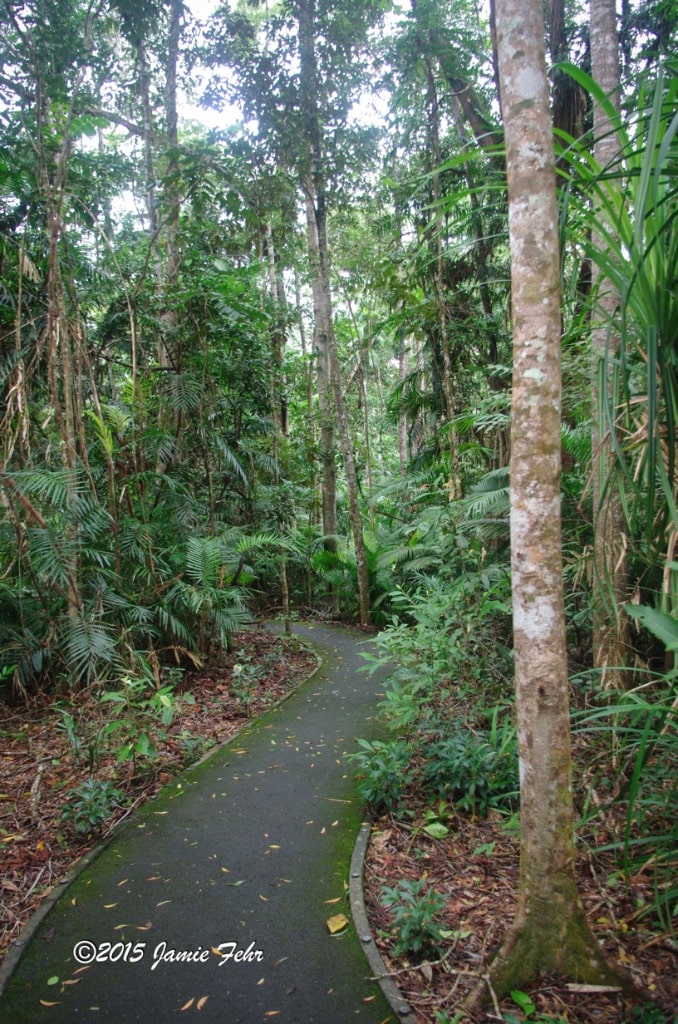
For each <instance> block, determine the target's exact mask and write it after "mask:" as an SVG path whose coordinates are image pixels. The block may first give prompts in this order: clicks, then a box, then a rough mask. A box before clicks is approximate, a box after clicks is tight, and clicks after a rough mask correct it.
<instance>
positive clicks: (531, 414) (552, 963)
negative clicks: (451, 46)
mask: <svg viewBox="0 0 678 1024" xmlns="http://www.w3.org/2000/svg"><path fill="white" fill-rule="evenodd" d="M496 14H497V41H498V53H499V72H500V80H501V94H502V110H503V116H504V125H505V135H506V163H507V177H508V189H509V229H510V244H511V284H512V315H513V335H514V338H513V345H514V362H513V403H512V436H511V569H512V581H513V583H512V586H513V629H514V644H515V687H516V711H517V723H518V744H519V755H520V799H521V808H520V820H521V839H520V888H519V896H518V906H517V911H516V917H515V920H514V922H513V925H512V927H511V929H510V931H509V934H508V935H507V937H506V940H505V942H504V944H503V946H502V948H501V949H500V951H499V953H498V955H497V957H496V959H495V962H494V964H493V966H492V968H491V972H490V979H491V983H492V985H493V987H494V990H495V993H496V994H497V996H499V997H500V996H501V995H503V994H505V993H506V992H507V991H509V990H510V989H511V988H514V987H520V986H521V985H523V984H525V983H526V982H528V981H529V980H531V979H533V978H536V977H538V976H539V975H540V974H542V973H544V972H550V971H554V972H557V973H560V974H563V975H566V976H569V977H571V978H573V979H575V980H577V981H580V982H591V983H606V984H609V983H614V982H615V981H618V980H619V979H618V976H617V975H616V973H615V971H614V970H613V969H612V968H611V967H610V966H608V965H607V964H606V962H605V959H604V956H603V953H602V950H601V949H600V947H599V946H598V943H597V942H596V940H595V938H594V936H593V934H592V932H591V931H590V929H589V925H588V923H587V921H586V917H585V914H584V911H583V907H582V903H581V899H580V897H579V893H578V890H577V883H576V877H575V867H574V811H573V802H572V785H571V774H572V761H571V747H570V725H569V707H568V674H567V649H566V639H565V616H564V602H563V583H562V554H561V517H560V472H561V466H560V419H561V393H560V389H561V370H560V330H561V324H560V288H559V280H560V268H559V255H558V254H559V245H558V215H557V208H556V193H555V165H554V150H553V135H552V125H551V118H550V113H549V92H548V84H547V78H546V69H545V59H544V31H543V15H542V6H541V3H540V0H497V5H496ZM481 995H482V992H481V990H480V989H479V990H477V992H476V998H479V997H480V996H481Z"/></svg>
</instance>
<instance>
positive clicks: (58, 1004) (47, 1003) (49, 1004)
mask: <svg viewBox="0 0 678 1024" xmlns="http://www.w3.org/2000/svg"><path fill="white" fill-rule="evenodd" d="M40 1005H41V1006H60V1005H61V1004H60V1003H49V1002H47V1000H46V999H41V1000H40Z"/></svg>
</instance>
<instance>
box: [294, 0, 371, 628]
mask: <svg viewBox="0 0 678 1024" xmlns="http://www.w3.org/2000/svg"><path fill="white" fill-rule="evenodd" d="M314 9H315V8H314V0H299V2H298V4H297V10H298V14H299V58H300V79H301V97H302V107H303V115H304V121H305V125H306V141H307V144H308V147H309V156H310V173H309V175H308V176H307V195H306V211H307V222H308V227H309V230H308V235H309V243H310V242H311V240H312V237H313V234H314V232H313V230H312V226H311V215H313V220H314V221H315V240H317V252H314V253H312V254H311V255H312V256H313V257H315V259H316V261H317V264H316V265H317V280H316V281H315V288H314V307H315V308H316V312H317V319H316V334H317V337H318V340H319V343H321V345H322V347H324V350H325V352H326V354H327V363H326V366H327V367H328V369H329V380H330V385H331V388H332V392H333V394H334V407H335V413H336V422H337V427H338V429H339V440H340V443H341V451H342V456H343V461H344V472H345V474H346V487H347V490H348V500H349V512H350V519H351V529H352V532H353V545H354V550H355V558H356V566H357V571H358V591H359V601H360V621H361V622H362V623H366V622H369V616H370V595H369V577H368V569H367V557H366V552H365V542H364V539H363V531H362V520H361V515H360V506H359V503H358V480H357V475H356V471H355V462H354V459H353V448H352V444H351V439H350V434H349V426H348V417H347V415H346V405H345V402H344V395H343V391H342V387H341V374H340V369H339V357H338V354H337V342H336V337H335V334H334V322H333V316H332V291H331V287H330V266H329V243H328V238H327V209H326V191H325V177H324V171H323V166H324V160H323V152H322V126H321V123H320V115H319V111H318V102H317V97H318V69H317V64H316V57H315V26H314ZM315 277H316V275H315V274H314V278H315ZM319 347H320V344H319ZM319 364H320V360H319ZM323 506H324V502H323Z"/></svg>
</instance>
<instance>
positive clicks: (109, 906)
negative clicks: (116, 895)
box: [104, 903, 118, 910]
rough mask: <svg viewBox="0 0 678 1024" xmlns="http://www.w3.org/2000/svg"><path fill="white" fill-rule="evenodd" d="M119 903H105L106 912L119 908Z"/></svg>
mask: <svg viewBox="0 0 678 1024" xmlns="http://www.w3.org/2000/svg"><path fill="white" fill-rule="evenodd" d="M117 905H118V904H117V903H104V910H112V909H113V907H117Z"/></svg>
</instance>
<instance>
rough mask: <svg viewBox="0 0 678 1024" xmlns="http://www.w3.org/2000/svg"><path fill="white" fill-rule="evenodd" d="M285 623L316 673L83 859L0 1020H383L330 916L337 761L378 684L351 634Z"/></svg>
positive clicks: (368, 725)
mask: <svg viewBox="0 0 678 1024" xmlns="http://www.w3.org/2000/svg"><path fill="white" fill-rule="evenodd" d="M295 629H298V630H299V632H300V633H301V634H302V635H303V636H305V637H309V638H310V639H311V640H312V641H313V642H314V644H315V646H316V647H317V648H318V649H319V650H320V652H321V654H322V664H321V666H320V668H319V670H318V671H317V672H316V673H314V674H313V676H312V677H311V679H310V680H309V681H307V682H306V683H304V684H303V685H302V686H300V687H299V688H298V689H296V690H295V692H294V693H293V694H292V695H291V696H290V697H289V698H288V699H287V700H285V701H284V702H282V703H280V704H278V705H277V706H276V707H274V708H272V709H271V710H270V711H268V712H267V713H266V714H264V715H263V716H261V717H260V718H259V719H257V720H256V721H254V722H252V723H251V724H250V725H249V726H248V727H247V728H246V729H245V730H243V731H242V732H240V733H239V734H238V736H237V738H236V739H235V740H234V741H233V742H231V743H229V744H227V745H225V746H221V747H219V748H218V750H216V751H215V752H214V754H213V755H212V756H210V757H209V758H208V759H206V760H205V761H203V762H201V763H200V764H198V765H196V766H195V767H193V768H190V769H189V770H188V771H187V772H185V773H183V774H182V776H181V778H180V779H178V780H176V781H173V782H172V783H170V784H169V785H168V786H166V787H164V789H163V790H162V792H161V793H160V794H159V795H158V797H157V799H156V800H154V801H153V802H151V803H149V804H147V805H146V806H145V807H144V808H142V809H141V810H140V811H139V812H138V814H136V815H135V816H134V818H133V819H131V820H130V822H129V826H128V827H127V828H126V829H124V830H122V832H120V833H119V834H116V835H115V836H114V837H113V838H112V841H111V842H110V843H109V844H108V845H107V846H106V847H105V848H104V849H103V851H101V852H100V853H99V854H98V856H97V857H96V858H95V859H94V860H93V861H92V862H91V863H87V864H86V865H85V867H84V869H83V870H82V871H81V872H80V873H79V874H78V876H77V878H76V880H75V881H74V882H73V883H72V884H71V885H69V886H68V888H67V889H66V890H65V891H64V892H63V894H62V895H61V896H60V898H59V899H58V901H56V902H55V904H54V905H53V906H52V907H51V909H50V910H49V913H48V914H47V915H46V916H43V917H42V920H41V921H40V923H39V927H38V928H37V930H36V928H35V924H33V931H32V936H31V939H30V942H29V943H28V945H27V947H26V949H25V952H24V954H23V956H22V957H21V959H20V960H19V962H18V965H17V966H16V968H15V970H14V972H13V974H12V975H11V977H10V979H9V982H8V985H7V988H6V989H5V991H4V994H3V996H2V1000H1V1001H0V1021H2V1024H5V1021H6V1022H7V1024H37V1022H43V1024H74V1022H76V1021H82V1022H83V1024H91V1021H93V1020H97V1021H101V1022H102V1024H103V1022H110V1024H130V1022H132V1021H135V1022H136V1021H143V1022H145V1024H166V1022H167V1021H170V1020H172V1019H174V1016H175V1015H176V1014H178V1013H181V1014H183V1015H185V1016H184V1017H182V1019H188V1018H190V1017H191V1016H193V1015H194V1014H196V1013H199V1014H200V1017H199V1020H201V1021H203V1022H206V1024H210V1022H213V1024H224V1022H228V1024H239V1022H240V1024H264V1022H266V1021H268V1020H269V1019H271V1018H277V1019H278V1020H279V1021H280V1022H281V1024H301V1022H303V1024H348V1022H349V1021H351V1020H359V1021H363V1022H364V1024H386V1021H388V1020H391V1019H392V1014H391V1013H390V1008H389V1007H388V1005H387V1003H386V1002H385V1000H384V997H383V995H382V993H381V990H380V989H379V987H378V986H377V985H376V983H375V982H374V981H373V980H370V978H369V973H370V971H369V966H368V962H367V960H366V958H365V955H364V953H363V949H362V942H363V939H362V937H359V936H358V935H357V934H356V931H355V928H354V927H353V926H352V925H351V922H350V920H349V919H348V914H347V913H345V912H348V909H349V900H348V884H347V883H348V877H349V862H350V855H351V850H352V848H353V844H354V842H355V838H356V835H357V833H358V831H359V826H360V821H361V807H360V803H359V800H358V798H357V791H356V786H355V782H354V779H353V777H352V773H351V772H350V770H349V769H348V766H347V764H346V754H347V753H348V752H349V750H350V749H351V747H352V746H353V744H354V739H353V737H354V736H355V735H356V733H357V732H362V733H365V732H367V734H368V735H370V736H374V735H375V732H377V731H378V726H377V724H376V723H375V721H374V714H373V711H374V706H375V702H376V697H377V692H378V688H379V687H380V685H381V684H380V678H379V677H370V678H369V679H368V678H367V677H366V676H365V675H364V674H361V673H360V672H359V669H360V667H361V666H362V665H363V664H364V662H363V659H362V658H361V657H360V653H359V651H360V648H359V645H358V643H357V642H356V636H355V634H354V633H350V632H347V631H346V630H340V629H337V628H332V627H328V626H322V625H313V626H304V625H299V626H296V627H295ZM382 675H383V673H382ZM339 915H341V917H342V919H343V920H340V921H337V917H338V916H339ZM9 959H10V960H12V959H13V955H12V956H11V957H10V958H9Z"/></svg>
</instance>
